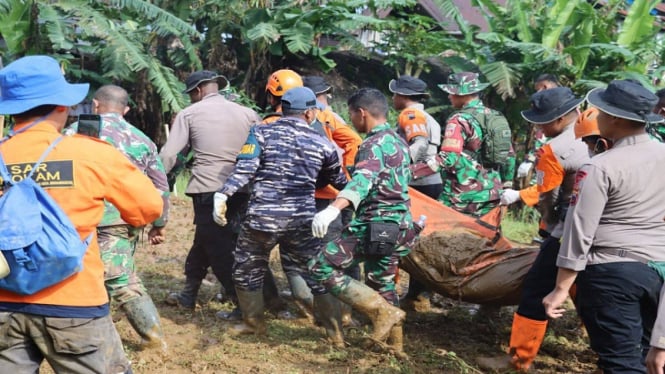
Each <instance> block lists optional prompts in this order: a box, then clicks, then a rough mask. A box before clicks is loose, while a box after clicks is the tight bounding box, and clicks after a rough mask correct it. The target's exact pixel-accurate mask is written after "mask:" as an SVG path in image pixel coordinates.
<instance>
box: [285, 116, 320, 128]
mask: <svg viewBox="0 0 665 374" xmlns="http://www.w3.org/2000/svg"><path fill="white" fill-rule="evenodd" d="M280 120H288V121H290V122H294V123H295V124H296V125H300V126H306V127H309V124H308V123H307V122H305V120H304V119H302V118H300V117H282V118H280ZM317 121H318V119H317Z"/></svg>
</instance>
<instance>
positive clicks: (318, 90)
mask: <svg viewBox="0 0 665 374" xmlns="http://www.w3.org/2000/svg"><path fill="white" fill-rule="evenodd" d="M302 83H303V86H305V87H307V88H309V89H310V90H312V91H314V93H315V94H317V95H320V94H322V93H326V92H328V91H330V90H331V89H332V86H331V85H329V84H328V82H326V80H325V79H323V77H319V76H316V75H308V76H306V77H303V78H302Z"/></svg>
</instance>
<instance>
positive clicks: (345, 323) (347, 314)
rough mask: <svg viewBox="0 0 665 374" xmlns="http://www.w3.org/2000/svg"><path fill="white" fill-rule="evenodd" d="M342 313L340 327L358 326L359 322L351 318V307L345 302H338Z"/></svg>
mask: <svg viewBox="0 0 665 374" xmlns="http://www.w3.org/2000/svg"><path fill="white" fill-rule="evenodd" d="M339 309H340V311H341V313H342V327H360V322H358V321H356V320H355V319H353V308H351V305H349V304H347V303H339Z"/></svg>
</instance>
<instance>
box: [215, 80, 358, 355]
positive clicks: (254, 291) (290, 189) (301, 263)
mask: <svg viewBox="0 0 665 374" xmlns="http://www.w3.org/2000/svg"><path fill="white" fill-rule="evenodd" d="M282 109H283V117H282V118H281V119H279V120H277V121H275V122H273V123H271V124H270V126H254V127H252V129H251V131H250V133H249V136H248V137H247V141H246V143H245V145H244V146H243V147H242V151H241V152H240V153H239V154H238V161H237V163H236V166H235V168H234V170H233V172H232V173H231V174H230V175H229V177H228V178H227V179H226V181H225V182H224V185H223V186H222V187H221V188H220V189H219V191H217V192H216V193H215V197H214V199H215V208H214V213H213V218H214V220H215V222H217V223H218V224H219V225H222V226H224V225H226V221H227V220H226V217H225V212H226V210H227V207H226V206H227V205H226V204H227V201H230V199H231V198H232V197H233V196H234V194H235V193H236V192H237V191H239V190H240V189H241V188H242V187H243V186H245V185H247V184H248V183H250V182H251V183H252V190H251V196H250V199H249V209H248V215H247V219H246V220H245V221H244V222H243V225H242V229H241V232H240V237H239V238H238V244H237V247H236V250H235V259H236V261H235V264H234V266H233V280H234V283H235V286H236V293H237V295H238V303H239V306H240V309H241V311H242V316H243V322H244V323H242V324H239V325H237V326H234V327H231V328H230V329H229V331H230V332H231V333H233V334H259V335H263V334H265V333H266V323H265V317H264V302H263V292H262V288H263V276H264V273H265V272H266V270H267V269H268V263H269V257H270V251H271V250H272V248H273V247H274V246H275V245H276V244H279V252H280V259H281V263H282V267H283V268H284V272H285V273H286V275H287V277H290V276H292V275H297V276H299V277H301V278H303V279H304V280H305V282H306V283H307V285H308V286H309V287H310V289H311V292H312V294H313V295H314V296H313V298H314V300H313V304H314V310H315V313H316V314H317V315H318V316H319V318H320V321H321V323H322V324H323V325H324V327H325V329H326V333H327V335H328V338H329V339H330V340H331V341H332V342H333V343H334V344H335V345H336V346H343V345H344V340H343V337H342V331H341V321H340V315H339V305H338V304H337V301H336V300H335V298H334V297H332V295H330V294H328V293H327V291H326V289H325V288H324V287H323V286H322V285H320V284H318V283H316V282H314V281H313V280H312V277H311V276H310V275H309V273H308V271H307V261H308V260H309V259H310V258H312V257H313V256H314V255H315V254H316V253H317V252H318V251H319V249H320V247H321V241H320V239H318V238H315V237H314V236H313V235H312V232H311V229H310V225H311V220H312V217H313V216H314V213H315V211H316V210H315V209H316V207H315V204H314V190H315V188H316V186H323V185H327V184H332V185H333V186H334V187H336V188H341V187H343V186H344V185H345V184H346V176H345V175H344V173H343V172H342V169H341V163H340V160H339V158H338V156H337V151H336V150H335V148H334V146H333V145H332V143H331V142H330V141H329V140H328V139H326V138H325V137H324V136H322V135H320V134H318V133H317V132H316V130H314V129H313V128H311V127H310V123H311V122H313V121H314V120H315V118H316V112H317V110H318V109H317V101H316V97H315V96H314V93H313V92H312V90H310V89H309V88H306V87H296V88H292V89H290V90H288V91H286V92H285V93H284V95H283V96H282ZM294 297H298V294H297V293H296V294H294Z"/></svg>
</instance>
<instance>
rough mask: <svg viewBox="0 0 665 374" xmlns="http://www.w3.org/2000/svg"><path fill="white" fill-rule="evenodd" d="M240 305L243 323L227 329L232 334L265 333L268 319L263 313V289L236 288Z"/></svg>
mask: <svg viewBox="0 0 665 374" xmlns="http://www.w3.org/2000/svg"><path fill="white" fill-rule="evenodd" d="M236 292H237V294H238V306H239V307H240V310H241V311H242V321H243V322H242V323H239V324H237V325H234V326H231V327H230V328H229V329H228V330H227V331H228V332H229V333H230V334H231V335H248V334H256V335H265V334H266V332H267V327H266V320H265V316H264V315H263V312H264V309H263V305H264V304H263V291H262V290H257V291H243V290H240V289H236Z"/></svg>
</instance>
